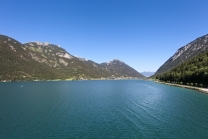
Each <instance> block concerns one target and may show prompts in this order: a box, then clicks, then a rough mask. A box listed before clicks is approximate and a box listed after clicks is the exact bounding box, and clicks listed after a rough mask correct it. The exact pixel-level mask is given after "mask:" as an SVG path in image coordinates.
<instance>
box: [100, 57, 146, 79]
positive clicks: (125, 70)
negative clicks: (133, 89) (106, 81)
mask: <svg viewBox="0 0 208 139" xmlns="http://www.w3.org/2000/svg"><path fill="white" fill-rule="evenodd" d="M101 65H102V66H104V67H106V68H107V70H108V71H110V72H111V74H112V76H115V77H122V76H123V77H129V76H130V77H137V78H141V77H144V76H143V75H142V74H140V73H138V72H137V71H136V70H135V69H133V68H132V67H130V66H128V65H127V64H125V63H124V62H122V61H120V60H118V59H114V60H113V61H109V62H107V63H101Z"/></svg>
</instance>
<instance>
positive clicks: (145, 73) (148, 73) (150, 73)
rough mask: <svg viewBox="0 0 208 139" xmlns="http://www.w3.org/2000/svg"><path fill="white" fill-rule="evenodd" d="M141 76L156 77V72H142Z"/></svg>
mask: <svg viewBox="0 0 208 139" xmlns="http://www.w3.org/2000/svg"><path fill="white" fill-rule="evenodd" d="M141 74H142V75H144V76H145V77H150V76H152V75H154V74H155V72H151V71H143V72H141Z"/></svg>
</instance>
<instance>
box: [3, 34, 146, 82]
mask: <svg viewBox="0 0 208 139" xmlns="http://www.w3.org/2000/svg"><path fill="white" fill-rule="evenodd" d="M0 53H1V55H0V58H1V63H0V80H1V81H2V80H43V79H69V78H74V79H91V78H102V77H103V78H113V77H133V78H141V77H143V76H142V75H141V74H140V73H139V72H137V71H136V70H134V69H133V68H131V67H129V66H128V65H126V64H125V63H123V62H120V61H119V60H114V61H113V62H110V64H98V63H95V62H93V61H91V60H86V59H85V58H79V57H75V56H73V55H71V54H70V53H68V52H67V51H66V50H65V49H63V48H61V47H60V46H58V45H54V44H50V43H47V42H45V43H41V42H29V43H26V44H21V43H20V42H18V41H17V40H15V39H12V38H11V37H8V36H4V35H0ZM118 61H119V62H118Z"/></svg>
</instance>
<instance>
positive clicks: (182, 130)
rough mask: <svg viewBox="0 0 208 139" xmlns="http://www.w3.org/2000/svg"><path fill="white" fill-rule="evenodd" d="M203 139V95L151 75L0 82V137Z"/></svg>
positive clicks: (206, 117) (206, 125) (206, 128)
mask: <svg viewBox="0 0 208 139" xmlns="http://www.w3.org/2000/svg"><path fill="white" fill-rule="evenodd" d="M15 138H19V139H29V138H30V139H33V138H34V139H37V138H46V139H47V138H57V139H59V138H77V139H79V138H89V139H92V138H102V139H109V138H115V139H123V138H125V139H127V138H128V139H134V138H150V139H154V138H155V139H157V138H158V139H184V138H188V139H197V138H200V139H206V138H208V95H205V94H201V93H198V92H196V91H193V90H188V89H184V88H178V87H173V86H166V85H162V84H157V83H154V82H151V81H142V80H125V81H68V82H67V81H59V82H21V83H0V139H15Z"/></svg>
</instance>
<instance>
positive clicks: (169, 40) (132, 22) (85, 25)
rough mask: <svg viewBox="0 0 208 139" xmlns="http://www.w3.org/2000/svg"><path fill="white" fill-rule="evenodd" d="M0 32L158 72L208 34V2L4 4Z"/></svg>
mask: <svg viewBox="0 0 208 139" xmlns="http://www.w3.org/2000/svg"><path fill="white" fill-rule="evenodd" d="M0 5H1V8H0V34H3V35H7V36H10V37H13V38H15V39H17V40H19V41H20V42H22V43H25V42H30V41H41V42H49V43H53V44H59V45H61V47H62V48H64V49H66V50H67V51H68V52H69V53H71V54H72V55H77V56H79V57H83V58H87V59H90V60H93V61H95V62H97V63H102V62H107V61H110V60H112V59H115V58H117V59H120V60H122V61H124V62H125V63H127V64H129V65H130V66H132V67H133V68H135V69H136V70H137V71H139V72H141V71H156V70H157V69H158V68H159V67H160V66H161V65H162V64H163V63H164V62H165V61H166V60H167V59H168V58H169V57H170V56H172V55H173V54H174V53H175V51H176V50H177V49H178V48H179V47H182V46H184V45H186V44H187V43H189V42H190V41H192V40H194V39H196V38H197V37H200V36H203V35H205V34H208V0H1V1H0Z"/></svg>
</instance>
